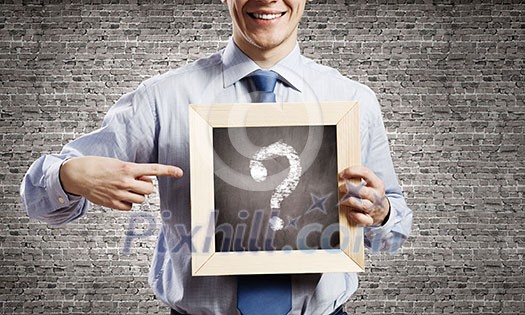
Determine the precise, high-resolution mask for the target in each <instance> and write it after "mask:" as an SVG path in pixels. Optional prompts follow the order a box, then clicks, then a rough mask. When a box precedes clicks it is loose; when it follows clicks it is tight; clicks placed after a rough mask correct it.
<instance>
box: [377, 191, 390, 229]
mask: <svg viewBox="0 0 525 315" xmlns="http://www.w3.org/2000/svg"><path fill="white" fill-rule="evenodd" d="M385 199H386V202H387V203H388V206H387V209H388V210H387V213H386V216H385V218H384V219H383V222H381V224H380V225H379V226H384V225H385V224H386V223H387V222H388V219H389V218H390V211H391V210H392V206H391V204H390V200H388V197H387V196H385Z"/></svg>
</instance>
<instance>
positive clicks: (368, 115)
mask: <svg viewBox="0 0 525 315" xmlns="http://www.w3.org/2000/svg"><path fill="white" fill-rule="evenodd" d="M366 90H367V91H368V92H367V93H366V96H365V97H364V98H363V101H362V104H361V108H362V110H361V112H362V116H363V117H362V123H361V156H362V164H363V165H364V166H366V167H368V168H370V169H371V170H372V171H373V172H374V173H375V174H376V175H377V176H378V177H379V178H380V179H381V180H382V181H383V183H384V185H385V193H386V196H387V198H388V200H389V202H390V215H389V217H388V220H387V222H385V223H384V224H383V225H382V226H373V227H366V228H365V229H364V235H365V246H367V247H369V248H370V249H371V251H372V252H380V251H381V252H388V253H391V254H393V253H395V252H396V251H397V250H398V249H399V248H400V247H401V246H402V245H403V243H404V242H405V241H406V240H407V238H408V236H409V234H410V232H411V230H412V210H411V209H410V208H409V207H408V206H407V204H406V201H405V198H404V196H403V193H402V191H401V187H400V186H399V182H398V179H397V176H396V173H395V171H394V165H393V163H392V157H391V154H390V147H389V144H388V139H387V135H386V130H385V127H384V124H383V118H382V116H381V111H380V108H379V103H378V101H377V98H376V96H375V94H374V93H373V92H372V91H371V90H369V89H368V88H366ZM365 106H366V108H364V107H365Z"/></svg>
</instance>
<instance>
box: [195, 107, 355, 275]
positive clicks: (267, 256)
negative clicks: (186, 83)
mask: <svg viewBox="0 0 525 315" xmlns="http://www.w3.org/2000/svg"><path fill="white" fill-rule="evenodd" d="M283 126H335V127H336V139H337V140H336V141H337V172H338V173H339V172H341V171H342V170H343V169H345V168H346V167H348V166H351V165H359V164H360V162H361V161H360V141H359V139H360V138H359V104H358V103H357V102H356V101H349V102H330V103H315V104H314V103H308V104H306V103H275V104H268V103H265V104H253V103H250V104H211V105H190V106H189V129H190V135H189V145H190V185H191V222H192V227H191V228H192V229H191V230H192V274H193V275H194V276H218V275H240V274H277V273H290V274H293V273H323V272H362V271H364V236H363V228H361V227H358V226H355V225H353V224H351V223H350V222H349V221H348V219H347V217H346V214H345V213H346V212H345V209H344V206H341V205H338V209H339V211H338V213H339V225H338V227H339V239H340V248H330V249H297V250H292V249H290V250H274V251H264V250H261V251H234V252H218V251H216V250H215V246H214V245H215V226H216V224H215V219H216V217H215V204H214V194H215V191H214V189H215V188H214V147H213V130H214V128H235V127H246V128H249V127H283ZM334 176H336V177H337V174H334ZM338 183H339V184H342V182H341V181H340V180H339V179H338ZM339 194H340V193H339ZM339 197H341V196H339Z"/></svg>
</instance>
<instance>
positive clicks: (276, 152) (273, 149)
mask: <svg viewBox="0 0 525 315" xmlns="http://www.w3.org/2000/svg"><path fill="white" fill-rule="evenodd" d="M277 156H285V157H286V158H287V159H288V162H289V163H290V171H289V172H288V176H286V178H285V179H284V180H283V181H282V182H281V183H280V184H279V185H277V187H275V189H274V191H273V194H272V198H271V200H270V205H271V209H272V210H274V209H280V208H281V202H282V201H283V200H284V198H286V197H288V196H289V195H290V194H291V193H292V192H293V191H294V190H295V188H296V187H297V184H298V183H299V178H300V177H301V172H302V167H301V160H300V158H299V155H298V154H297V152H296V151H295V149H294V148H293V147H292V146H290V145H288V144H286V143H284V142H282V141H281V140H279V141H277V142H275V143H272V144H270V145H269V146H267V147H262V148H261V149H259V151H257V152H256V153H255V154H254V155H253V157H252V159H251V160H250V174H251V175H252V178H253V179H254V180H255V181H256V182H258V183H260V182H263V181H265V180H266V177H267V176H268V170H267V169H266V167H264V165H263V164H262V162H261V161H264V160H269V159H272V158H274V157H277ZM270 228H271V229H272V230H274V231H278V230H282V229H283V228H284V220H283V219H281V218H280V217H278V216H273V217H271V218H270Z"/></svg>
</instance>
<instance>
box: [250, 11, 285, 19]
mask: <svg viewBox="0 0 525 315" xmlns="http://www.w3.org/2000/svg"><path fill="white" fill-rule="evenodd" d="M285 14H286V12H282V13H248V15H249V16H251V17H252V18H254V19H257V20H274V19H277V18H280V17H281V16H283V15H285Z"/></svg>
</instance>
